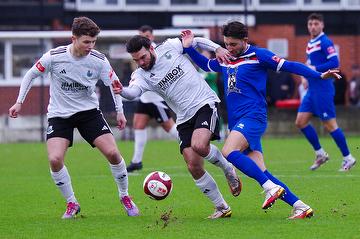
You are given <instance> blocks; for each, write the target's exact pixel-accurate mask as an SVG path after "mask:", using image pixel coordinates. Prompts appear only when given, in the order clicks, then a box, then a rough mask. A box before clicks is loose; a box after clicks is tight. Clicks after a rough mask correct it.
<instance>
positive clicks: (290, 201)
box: [264, 170, 299, 206]
mask: <svg viewBox="0 0 360 239" xmlns="http://www.w3.org/2000/svg"><path fill="white" fill-rule="evenodd" d="M264 173H265V175H266V176H267V177H268V178H269V179H270V180H271V181H273V182H274V183H275V184H277V185H280V186H281V187H283V188H285V191H286V193H285V195H284V197H283V198H281V200H283V201H285V202H286V203H287V204H289V205H290V206H293V205H294V203H295V202H296V201H297V200H299V198H298V197H297V196H296V195H295V194H293V193H292V192H291V191H290V189H289V188H288V187H287V186H286V185H285V183H283V182H281V181H280V180H279V179H277V178H275V177H274V176H273V175H272V174H271V173H270V172H269V171H268V170H265V172H264Z"/></svg>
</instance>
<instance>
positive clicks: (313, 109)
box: [298, 91, 336, 121]
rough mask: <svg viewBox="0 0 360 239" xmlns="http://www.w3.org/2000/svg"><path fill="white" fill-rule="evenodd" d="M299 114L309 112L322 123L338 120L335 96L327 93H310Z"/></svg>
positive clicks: (306, 96) (301, 105)
mask: <svg viewBox="0 0 360 239" xmlns="http://www.w3.org/2000/svg"><path fill="white" fill-rule="evenodd" d="M298 112H308V113H312V114H313V115H315V116H317V117H319V118H320V119H321V120H322V121H327V120H331V119H333V118H336V113H335V105H334V94H332V93H327V92H318V93H312V92H310V91H308V92H307V93H306V95H305V96H304V99H303V101H302V102H301V104H300V107H299V110H298Z"/></svg>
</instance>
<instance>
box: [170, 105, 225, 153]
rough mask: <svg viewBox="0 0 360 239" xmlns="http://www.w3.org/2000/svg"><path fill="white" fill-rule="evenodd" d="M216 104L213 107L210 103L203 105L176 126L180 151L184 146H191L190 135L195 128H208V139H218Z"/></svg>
mask: <svg viewBox="0 0 360 239" xmlns="http://www.w3.org/2000/svg"><path fill="white" fill-rule="evenodd" d="M217 106H218V105H217V103H216V104H215V106H214V107H213V108H211V107H210V105H204V106H203V107H201V108H200V109H199V110H198V111H197V112H196V114H195V115H194V116H193V117H192V118H191V119H189V120H188V121H186V122H184V123H182V124H180V125H178V126H177V127H176V128H177V130H178V132H179V138H180V153H182V151H183V150H184V149H185V148H187V147H191V137H192V134H193V132H194V130H195V129H199V128H206V129H209V130H210V131H211V132H212V136H211V139H210V140H218V139H220V133H219V116H218V114H217Z"/></svg>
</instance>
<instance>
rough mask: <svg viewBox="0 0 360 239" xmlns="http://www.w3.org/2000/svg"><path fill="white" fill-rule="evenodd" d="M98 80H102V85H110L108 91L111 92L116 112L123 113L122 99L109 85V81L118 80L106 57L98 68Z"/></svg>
mask: <svg viewBox="0 0 360 239" xmlns="http://www.w3.org/2000/svg"><path fill="white" fill-rule="evenodd" d="M100 80H102V81H103V82H104V85H106V86H108V87H110V92H111V96H112V98H113V101H114V103H115V110H116V112H118V113H123V112H124V109H123V102H122V99H121V97H119V96H118V95H115V94H114V92H113V90H112V87H111V82H113V81H118V80H119V78H118V76H117V75H116V73H115V71H114V70H113V68H112V67H111V65H110V62H109V61H108V59H107V58H106V57H105V61H103V64H102V67H101V70H100Z"/></svg>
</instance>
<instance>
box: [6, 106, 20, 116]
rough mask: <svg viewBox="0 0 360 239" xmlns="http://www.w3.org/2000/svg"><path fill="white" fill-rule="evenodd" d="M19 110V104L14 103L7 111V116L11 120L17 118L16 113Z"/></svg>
mask: <svg viewBox="0 0 360 239" xmlns="http://www.w3.org/2000/svg"><path fill="white" fill-rule="evenodd" d="M20 110H21V103H15V104H14V105H13V106H11V108H10V109H9V116H10V117H11V118H17V117H18V113H19V112H20Z"/></svg>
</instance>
